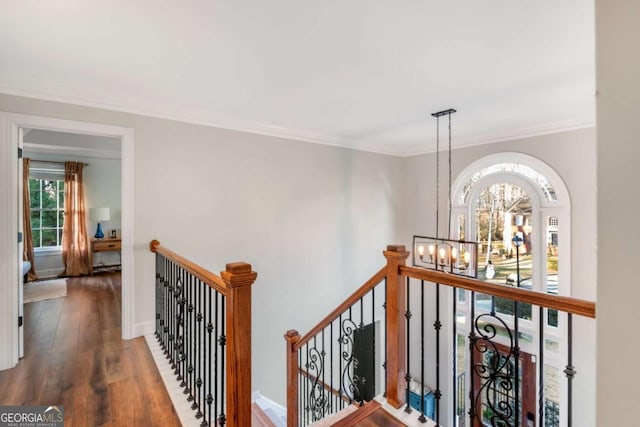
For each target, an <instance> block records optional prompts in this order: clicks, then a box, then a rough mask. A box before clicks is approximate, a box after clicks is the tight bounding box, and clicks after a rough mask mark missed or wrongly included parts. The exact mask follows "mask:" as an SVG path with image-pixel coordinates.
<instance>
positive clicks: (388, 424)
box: [332, 400, 406, 427]
mask: <svg viewBox="0 0 640 427" xmlns="http://www.w3.org/2000/svg"><path fill="white" fill-rule="evenodd" d="M332 426H334V427H355V426H357V427H370V426H382V427H406V424H404V423H403V422H401V421H400V420H398V419H396V418H395V417H394V416H393V415H391V414H390V413H389V412H387V411H386V410H385V409H384V408H383V407H382V405H380V403H379V402H377V401H375V400H372V401H370V402H367V403H366V404H365V405H364V406H362V407H360V408H358V409H357V410H356V411H354V412H352V413H351V414H349V415H347V416H346V417H344V418H342V419H341V420H339V421H337V422H336V423H334V424H332Z"/></svg>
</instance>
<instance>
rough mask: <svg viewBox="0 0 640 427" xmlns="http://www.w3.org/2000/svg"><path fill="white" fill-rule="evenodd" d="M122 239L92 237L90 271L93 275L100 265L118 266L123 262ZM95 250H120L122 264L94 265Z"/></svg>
mask: <svg viewBox="0 0 640 427" xmlns="http://www.w3.org/2000/svg"><path fill="white" fill-rule="evenodd" d="M121 250H122V239H91V247H90V250H89V273H90V274H91V275H92V276H93V269H94V268H100V267H118V266H120V265H121V264H122V254H121V253H120V251H121ZM94 252H118V254H119V255H120V257H121V258H120V259H121V261H120V264H114V265H104V264H103V265H97V266H95V267H94V265H93V254H94Z"/></svg>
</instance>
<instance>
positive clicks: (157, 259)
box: [155, 253, 160, 338]
mask: <svg viewBox="0 0 640 427" xmlns="http://www.w3.org/2000/svg"><path fill="white" fill-rule="evenodd" d="M155 255H156V256H155V262H156V286H155V297H156V313H155V318H156V330H155V336H156V338H158V333H159V331H160V299H159V295H160V284H159V283H160V255H159V254H158V253H156V254H155Z"/></svg>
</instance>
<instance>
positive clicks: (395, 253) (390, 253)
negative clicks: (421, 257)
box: [382, 245, 410, 260]
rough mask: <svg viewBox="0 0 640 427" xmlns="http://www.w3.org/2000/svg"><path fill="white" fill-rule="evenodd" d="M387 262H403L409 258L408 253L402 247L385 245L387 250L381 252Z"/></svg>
mask: <svg viewBox="0 0 640 427" xmlns="http://www.w3.org/2000/svg"><path fill="white" fill-rule="evenodd" d="M382 253H383V254H384V256H385V258H387V260H391V259H395V260H405V259H407V258H409V254H410V253H409V251H407V249H406V247H405V246H404V245H387V250H386V251H383V252H382Z"/></svg>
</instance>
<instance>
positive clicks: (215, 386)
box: [212, 291, 221, 420]
mask: <svg viewBox="0 0 640 427" xmlns="http://www.w3.org/2000/svg"><path fill="white" fill-rule="evenodd" d="M215 295H216V297H215V307H216V310H215V315H214V316H213V319H214V320H213V321H214V325H213V330H214V332H215V342H216V345H215V347H214V348H213V351H214V356H213V371H214V372H215V381H214V384H213V411H214V413H213V418H212V420H217V419H218V387H220V386H221V384H220V382H219V381H218V340H219V339H220V330H219V329H218V316H219V313H220V306H219V301H218V299H219V298H218V297H219V293H218V291H216V292H215Z"/></svg>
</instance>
